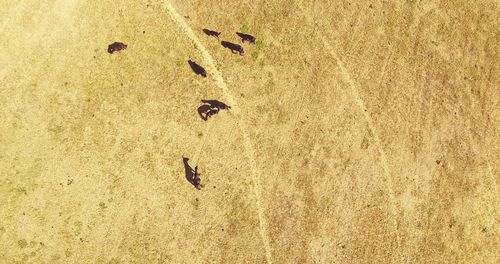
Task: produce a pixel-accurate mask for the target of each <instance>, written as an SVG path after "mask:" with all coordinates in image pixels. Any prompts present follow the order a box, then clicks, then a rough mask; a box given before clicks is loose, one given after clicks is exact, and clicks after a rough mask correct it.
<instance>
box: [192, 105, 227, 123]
mask: <svg viewBox="0 0 500 264" xmlns="http://www.w3.org/2000/svg"><path fill="white" fill-rule="evenodd" d="M201 102H202V103H203V104H202V105H201V106H200V107H198V114H199V115H200V117H201V119H203V120H204V121H207V120H208V118H209V117H211V116H213V115H215V114H217V113H219V111H220V110H229V109H231V107H230V106H229V105H226V104H225V103H223V102H220V101H217V100H201Z"/></svg>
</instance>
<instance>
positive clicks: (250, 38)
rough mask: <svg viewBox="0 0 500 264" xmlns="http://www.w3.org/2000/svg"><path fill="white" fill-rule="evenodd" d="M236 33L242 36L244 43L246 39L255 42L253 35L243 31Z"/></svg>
mask: <svg viewBox="0 0 500 264" xmlns="http://www.w3.org/2000/svg"><path fill="white" fill-rule="evenodd" d="M236 35H238V36H239V37H240V38H241V42H242V43H245V41H248V42H249V43H252V44H255V37H254V36H252V35H248V34H244V33H241V32H236Z"/></svg>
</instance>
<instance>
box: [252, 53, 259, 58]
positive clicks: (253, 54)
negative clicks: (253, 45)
mask: <svg viewBox="0 0 500 264" xmlns="http://www.w3.org/2000/svg"><path fill="white" fill-rule="evenodd" d="M258 57H259V53H258V52H257V51H254V52H252V58H254V59H255V60H256V59H257V58H258Z"/></svg>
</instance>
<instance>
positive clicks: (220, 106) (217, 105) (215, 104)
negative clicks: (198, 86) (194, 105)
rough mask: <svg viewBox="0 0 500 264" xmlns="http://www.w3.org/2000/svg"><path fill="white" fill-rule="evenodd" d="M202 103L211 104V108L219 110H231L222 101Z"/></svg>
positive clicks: (203, 101) (205, 101)
mask: <svg viewBox="0 0 500 264" xmlns="http://www.w3.org/2000/svg"><path fill="white" fill-rule="evenodd" d="M201 102H202V103H205V104H209V105H210V106H211V107H214V108H218V109H223V110H224V109H231V107H230V106H229V105H227V104H225V103H223V102H221V101H217V100H201Z"/></svg>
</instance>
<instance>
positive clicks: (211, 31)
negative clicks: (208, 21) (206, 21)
mask: <svg viewBox="0 0 500 264" xmlns="http://www.w3.org/2000/svg"><path fill="white" fill-rule="evenodd" d="M203 32H205V34H207V35H208V36H212V37H216V38H217V39H218V38H219V36H220V33H221V32H217V31H213V30H210V29H206V28H204V29H203Z"/></svg>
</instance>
